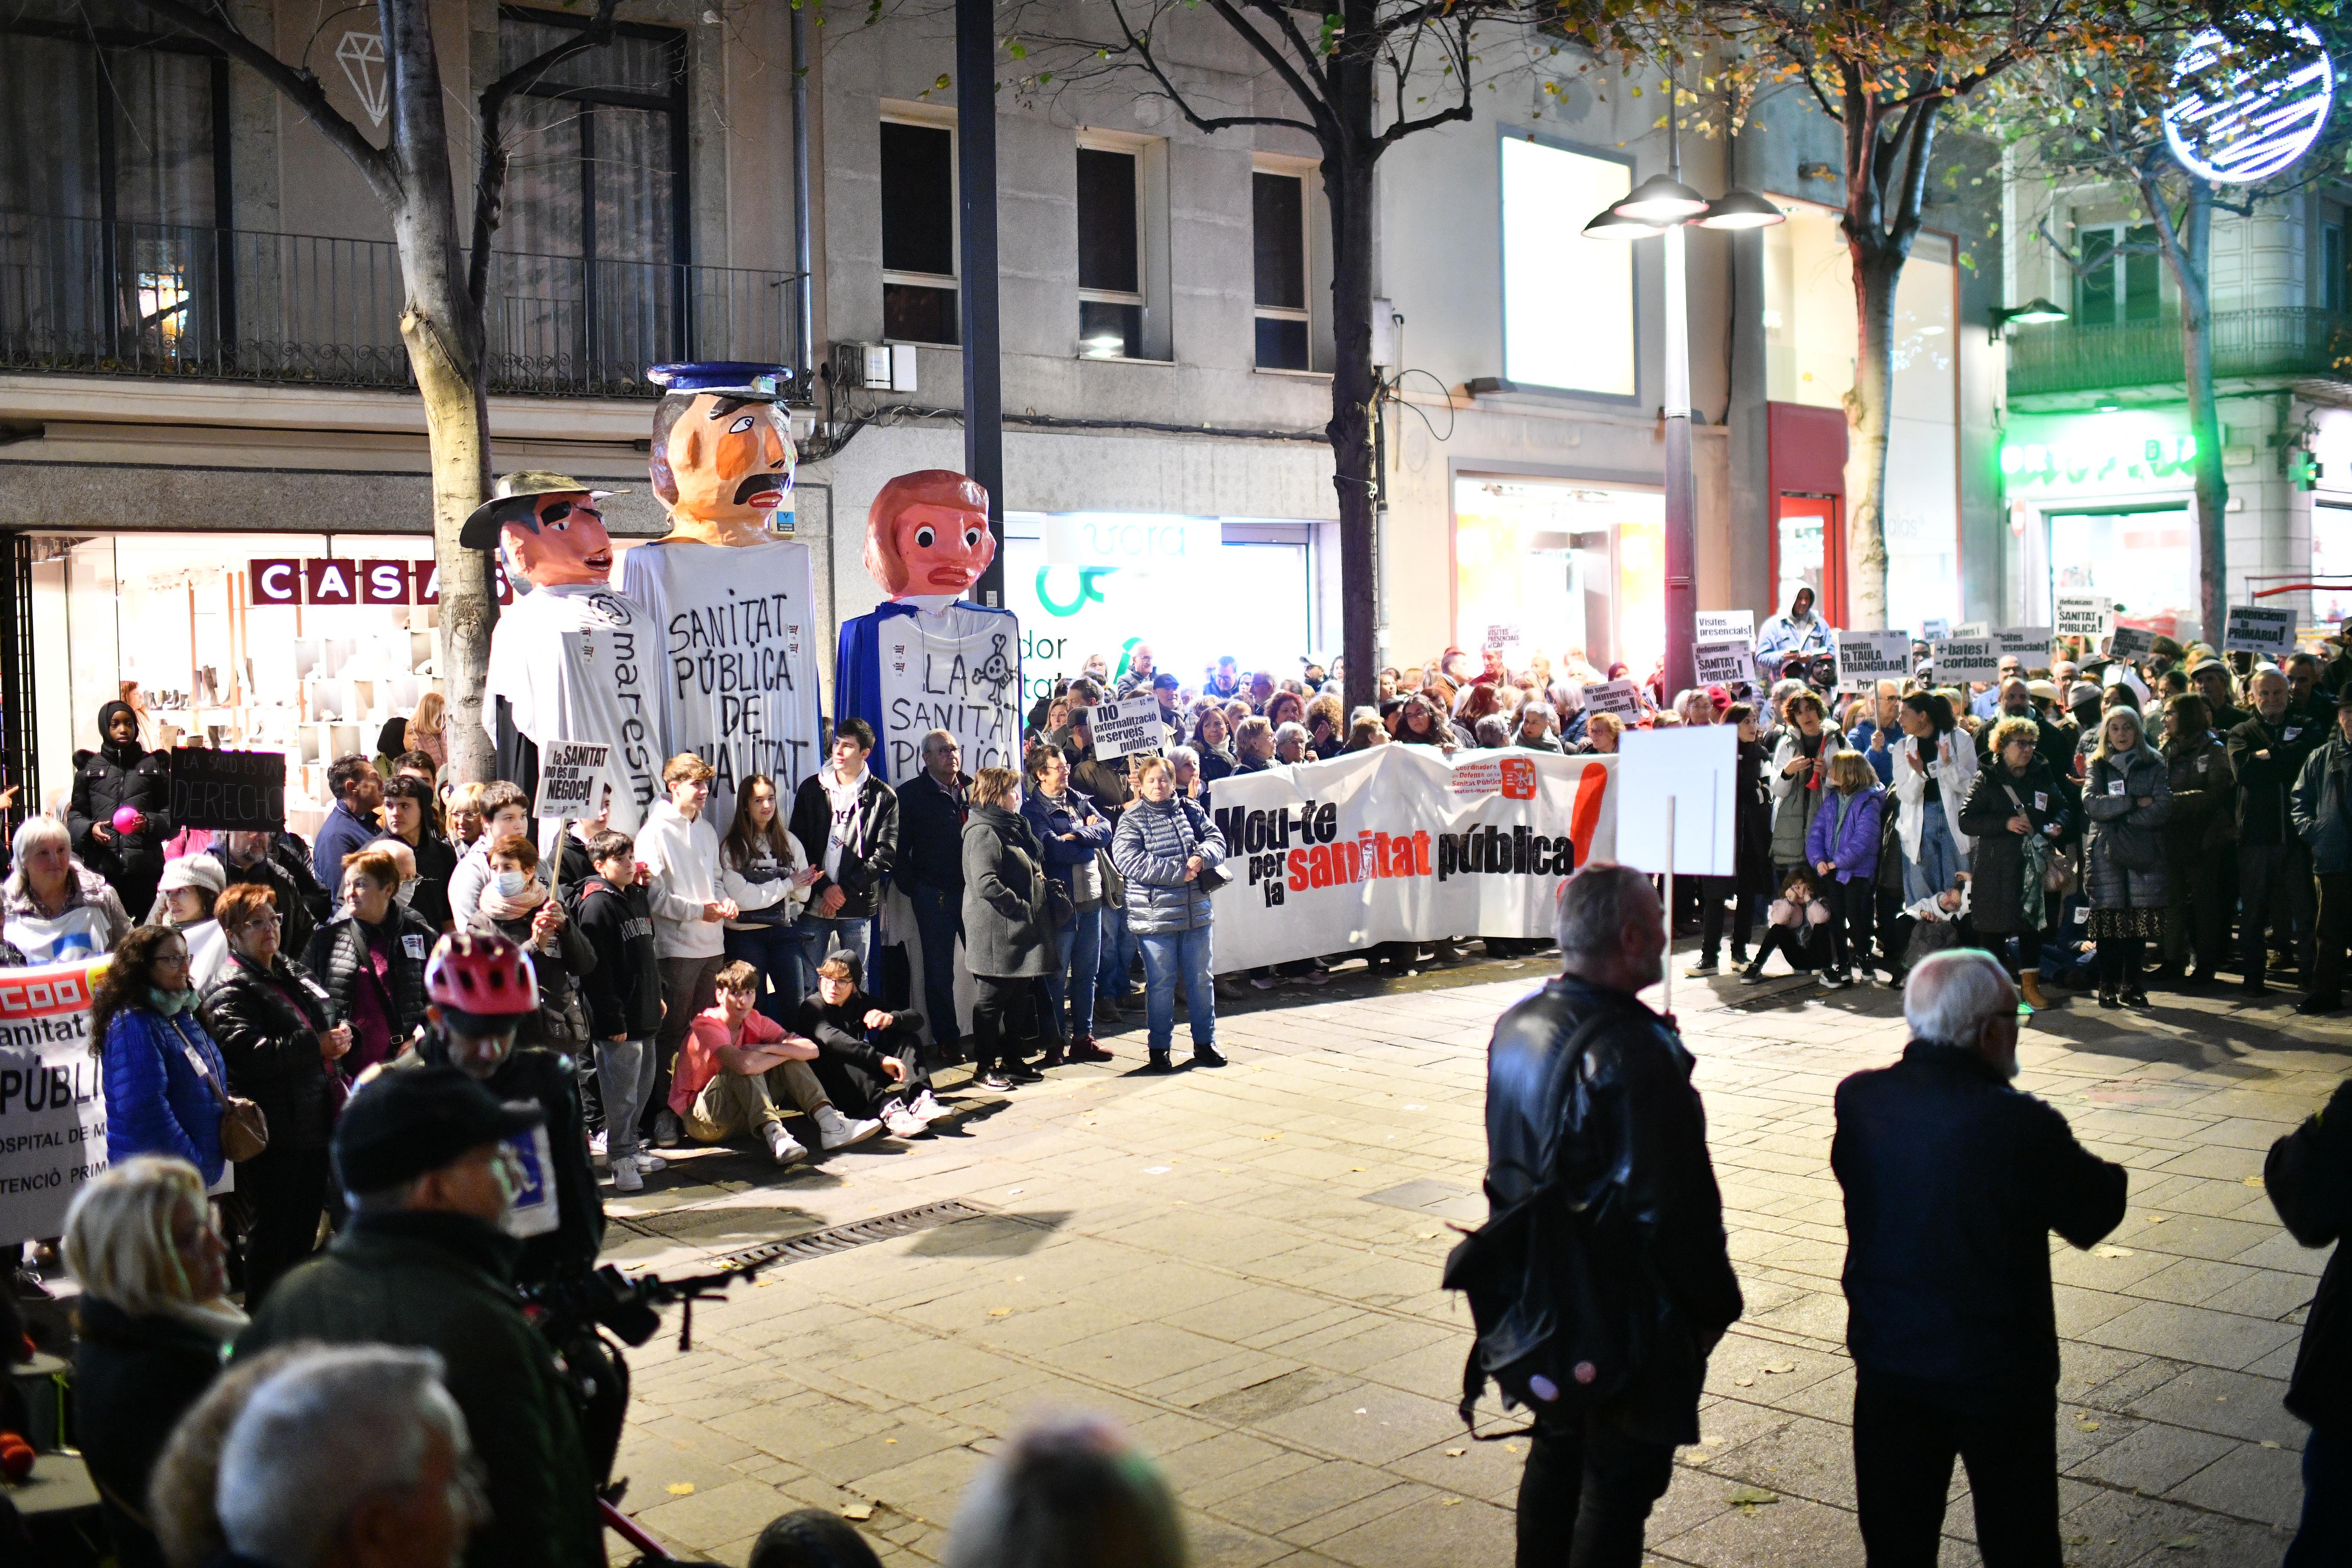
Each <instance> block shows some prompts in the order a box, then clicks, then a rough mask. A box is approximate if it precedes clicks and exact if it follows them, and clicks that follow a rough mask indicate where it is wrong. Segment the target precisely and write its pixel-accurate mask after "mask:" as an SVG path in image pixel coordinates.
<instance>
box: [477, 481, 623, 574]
mask: <svg viewBox="0 0 2352 1568" xmlns="http://www.w3.org/2000/svg"><path fill="white" fill-rule="evenodd" d="M531 515H532V517H534V518H535V519H536V520H537V523H538V526H537V527H536V528H533V527H532V526H530V524H528V523H523V522H511V523H509V524H507V525H506V528H505V530H504V531H505V534H506V546H507V554H508V556H509V559H512V560H513V561H514V564H515V568H516V570H520V572H521V573H522V574H523V576H524V577H525V578H527V579H529V580H530V584H531V586H532V587H534V588H546V587H549V586H551V585H552V584H555V583H564V582H605V581H609V580H611V578H612V575H613V541H612V539H611V538H610V537H609V536H607V535H606V534H605V532H604V514H603V513H601V512H599V511H597V509H596V503H595V501H594V500H593V499H592V498H591V497H589V495H588V494H587V492H585V491H583V490H575V491H573V492H572V493H570V494H568V495H554V496H541V497H537V504H536V505H535V506H534V507H532V510H531Z"/></svg>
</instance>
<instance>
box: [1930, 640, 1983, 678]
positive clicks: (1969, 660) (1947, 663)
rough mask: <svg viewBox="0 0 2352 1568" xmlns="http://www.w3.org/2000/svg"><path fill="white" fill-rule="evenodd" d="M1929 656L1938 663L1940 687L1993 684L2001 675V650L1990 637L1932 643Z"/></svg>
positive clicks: (1937, 676) (1937, 671) (1937, 670)
mask: <svg viewBox="0 0 2352 1568" xmlns="http://www.w3.org/2000/svg"><path fill="white" fill-rule="evenodd" d="M1927 657H1928V658H1929V659H1930V660H1932V661H1933V662H1934V664H1935V666H1936V684H1937V685H1939V686H1948V685H1958V684H1959V683H1961V682H1963V681H1990V680H1995V679H1997V678H1999V676H2000V646H1999V644H1997V643H1994V642H1993V640H1992V639H1991V638H1990V637H1970V638H1968V639H1966V640H1958V641H1953V642H1949V643H1928V644H1927Z"/></svg>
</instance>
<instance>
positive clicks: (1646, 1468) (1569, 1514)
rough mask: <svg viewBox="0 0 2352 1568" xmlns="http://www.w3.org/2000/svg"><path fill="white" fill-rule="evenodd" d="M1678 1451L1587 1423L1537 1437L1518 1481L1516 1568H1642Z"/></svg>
mask: <svg viewBox="0 0 2352 1568" xmlns="http://www.w3.org/2000/svg"><path fill="white" fill-rule="evenodd" d="M1674 1475H1675V1450H1674V1448H1672V1447H1671V1446H1670V1445H1668V1444H1664V1443H1645V1442H1643V1441H1642V1440H1641V1439H1640V1438H1638V1437H1627V1436H1626V1435H1625V1434H1624V1433H1622V1432H1621V1431H1619V1430H1618V1429H1617V1427H1615V1425H1614V1424H1612V1423H1611V1422H1610V1421H1608V1420H1606V1419H1604V1418H1602V1417H1599V1416H1591V1417H1588V1418H1587V1419H1586V1420H1585V1422H1584V1424H1583V1425H1582V1426H1580V1427H1578V1426H1570V1425H1565V1424H1563V1425H1561V1426H1559V1427H1549V1426H1546V1427H1538V1428H1537V1429H1536V1435H1535V1440H1534V1441H1533V1442H1532V1443H1530V1444H1529V1445H1528V1467H1527V1469H1526V1470H1525V1471H1524V1472H1522V1473H1521V1475H1520V1477H1519V1518H1518V1539H1519V1551H1518V1568H1638V1565H1639V1564H1640V1563H1641V1561H1642V1527H1643V1524H1645V1523H1646V1522H1648V1521H1649V1517H1650V1510H1651V1508H1652V1507H1654V1505H1655V1504H1656V1502H1657V1500H1659V1499H1660V1498H1662V1497H1664V1496H1665V1495H1666V1484H1667V1483H1668V1482H1669V1481H1671V1480H1673V1479H1674Z"/></svg>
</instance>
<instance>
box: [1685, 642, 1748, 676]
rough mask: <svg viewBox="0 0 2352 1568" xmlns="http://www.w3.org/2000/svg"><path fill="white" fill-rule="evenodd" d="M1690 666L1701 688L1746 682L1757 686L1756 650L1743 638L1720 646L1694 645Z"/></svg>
mask: <svg viewBox="0 0 2352 1568" xmlns="http://www.w3.org/2000/svg"><path fill="white" fill-rule="evenodd" d="M1691 663H1692V664H1693V666H1694V667H1695V669H1696V675H1695V677H1694V678H1695V679H1696V681H1697V682H1698V684H1699V685H1703V686H1705V685H1717V684H1720V685H1727V686H1728V685H1737V684H1738V683H1739V682H1742V681H1745V682H1747V683H1748V685H1751V686H1752V685H1755V684H1756V650H1755V649H1754V647H1752V646H1751V645H1750V644H1749V643H1748V640H1747V639H1746V638H1744V637H1735V638H1731V639H1728V640H1727V641H1725V642H1720V643H1692V644H1691Z"/></svg>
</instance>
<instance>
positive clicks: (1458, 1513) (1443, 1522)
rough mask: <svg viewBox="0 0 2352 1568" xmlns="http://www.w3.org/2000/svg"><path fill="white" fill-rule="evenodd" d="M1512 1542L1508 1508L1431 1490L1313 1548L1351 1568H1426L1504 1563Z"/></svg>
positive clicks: (1512, 1529) (1511, 1550) (1511, 1518)
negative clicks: (1457, 1564) (1456, 1564)
mask: <svg viewBox="0 0 2352 1568" xmlns="http://www.w3.org/2000/svg"><path fill="white" fill-rule="evenodd" d="M1513 1542H1514V1519H1513V1515H1512V1513H1511V1511H1509V1510H1507V1509H1503V1508H1497V1507H1496V1506H1495V1505H1494V1504H1492V1503H1489V1502H1486V1501H1483V1500H1479V1499H1476V1498H1466V1497H1460V1496H1458V1495H1456V1494H1450V1493H1444V1492H1438V1491H1433V1490H1432V1491H1423V1492H1421V1493H1420V1495H1419V1496H1418V1497H1417V1499H1416V1500H1414V1501H1412V1502H1410V1503H1408V1504H1407V1505H1405V1506H1404V1507H1402V1508H1400V1509H1398V1510H1396V1511H1393V1512H1391V1513H1387V1514H1384V1515H1382V1516H1381V1518H1378V1519H1375V1520H1371V1521H1368V1522H1366V1523H1363V1524H1359V1525H1357V1526H1356V1527H1355V1528H1354V1529H1352V1530H1349V1531H1343V1532H1342V1533H1340V1534H1338V1535H1334V1536H1332V1537H1330V1538H1328V1540H1324V1541H1321V1542H1317V1543H1316V1545H1315V1550H1316V1552H1318V1553H1319V1554H1320V1555H1322V1556H1324V1557H1327V1558H1329V1559H1330V1560H1331V1561H1332V1562H1334V1563H1347V1564H1349V1568H1429V1565H1430V1564H1432V1563H1465V1564H1468V1563H1506V1562H1508V1561H1509V1560H1510V1558H1511V1555H1512V1552H1513V1550H1514V1548H1513Z"/></svg>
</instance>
